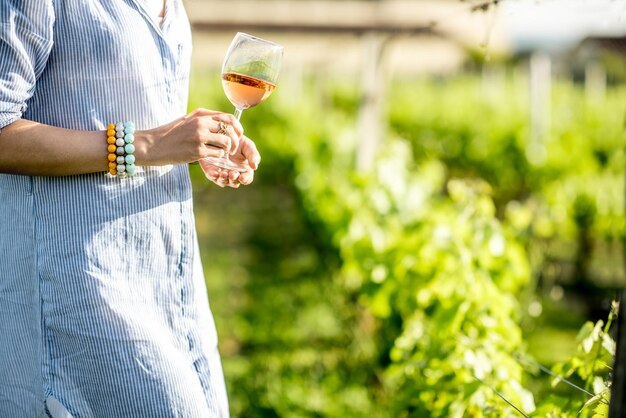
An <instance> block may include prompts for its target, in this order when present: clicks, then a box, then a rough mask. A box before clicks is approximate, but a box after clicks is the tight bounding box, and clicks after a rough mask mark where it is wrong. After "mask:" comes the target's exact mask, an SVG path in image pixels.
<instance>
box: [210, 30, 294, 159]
mask: <svg viewBox="0 0 626 418" xmlns="http://www.w3.org/2000/svg"><path fill="white" fill-rule="evenodd" d="M283 50H284V49H283V47H282V46H281V45H279V44H277V43H274V42H270V41H266V40H265V39H261V38H259V37H256V36H252V35H248V34H246V33H242V32H238V33H237V35H235V37H234V38H233V40H232V42H231V43H230V46H229V47H228V51H227V52H226V57H225V58H224V63H223V65H222V87H223V88H224V93H226V97H228V100H230V102H231V103H232V104H233V106H235V113H234V115H235V117H236V118H237V119H239V118H241V112H243V111H244V109H248V108H251V107H252V106H256V105H258V104H259V103H261V102H262V101H264V100H265V99H267V98H268V97H269V95H270V94H271V93H272V91H274V89H275V88H276V81H277V79H278V73H279V72H280V66H281V63H282V59H283ZM205 160H207V161H209V162H210V163H211V164H213V165H215V166H217V167H221V168H226V169H229V170H241V169H242V167H240V166H238V165H237V164H235V163H234V162H232V161H230V159H229V158H228V153H225V154H224V156H223V157H222V158H215V157H208V158H206V159H205Z"/></svg>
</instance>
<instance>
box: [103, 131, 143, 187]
mask: <svg viewBox="0 0 626 418" xmlns="http://www.w3.org/2000/svg"><path fill="white" fill-rule="evenodd" d="M134 134H135V124H134V123H133V122H126V123H121V122H118V123H117V124H114V123H111V124H109V126H108V127H107V144H108V145H107V152H108V155H107V159H108V161H109V174H111V175H112V176H117V177H127V176H128V177H130V176H134V175H135V172H136V171H137V167H136V166H135V156H134V155H133V153H134V152H135V146H134V145H133V142H135V135H134Z"/></svg>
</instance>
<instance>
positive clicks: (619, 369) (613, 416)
mask: <svg viewBox="0 0 626 418" xmlns="http://www.w3.org/2000/svg"><path fill="white" fill-rule="evenodd" d="M624 195H625V196H626V183H625V184H624ZM624 216H626V207H624ZM622 245H624V244H622ZM623 258H624V259H623V262H624V265H625V266H626V245H624V247H623ZM625 303H626V287H625V288H624V290H623V291H622V294H621V300H620V301H619V310H618V312H617V324H616V327H617V332H616V333H615V342H616V347H615V361H614V363H613V382H611V402H610V405H609V418H624V417H626V319H625V318H624V315H625V314H626V308H624V304H625Z"/></svg>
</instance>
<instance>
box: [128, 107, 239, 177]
mask: <svg viewBox="0 0 626 418" xmlns="http://www.w3.org/2000/svg"><path fill="white" fill-rule="evenodd" d="M224 124H225V125H224ZM223 126H225V127H226V129H224V130H222V129H221V128H222V127H223ZM242 135H243V127H242V126H241V123H239V121H238V120H237V119H236V118H235V117H234V116H233V115H231V114H228V113H223V112H216V111H213V110H207V109H196V110H194V111H193V112H191V113H189V114H188V115H185V116H183V117H182V118H179V119H176V120H175V121H172V122H170V123H168V124H166V125H163V126H160V127H158V128H155V129H150V130H146V131H138V132H137V133H136V134H135V138H136V139H135V148H136V151H135V156H136V158H137V165H169V164H185V163H191V162H195V161H198V160H201V159H203V158H206V157H218V158H219V157H222V156H223V155H224V153H226V152H229V153H231V154H233V157H234V154H235V153H236V150H237V149H238V148H239V141H240V138H241V136H242ZM231 158H232V157H231Z"/></svg>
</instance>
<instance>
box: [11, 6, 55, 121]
mask: <svg viewBox="0 0 626 418" xmlns="http://www.w3.org/2000/svg"><path fill="white" fill-rule="evenodd" d="M53 27H54V8H53V5H52V0H2V5H1V6H0V129H2V128H3V127H5V126H7V125H9V124H10V123H13V122H15V121H16V120H18V119H20V118H21V117H22V114H23V113H24V111H25V110H26V105H27V102H28V100H29V99H30V98H31V97H32V95H33V93H34V91H35V85H36V83H37V79H38V78H39V76H40V75H41V73H42V72H43V70H44V68H45V67H46V62H47V61H48V56H49V55H50V50H51V49H52V43H53Z"/></svg>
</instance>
